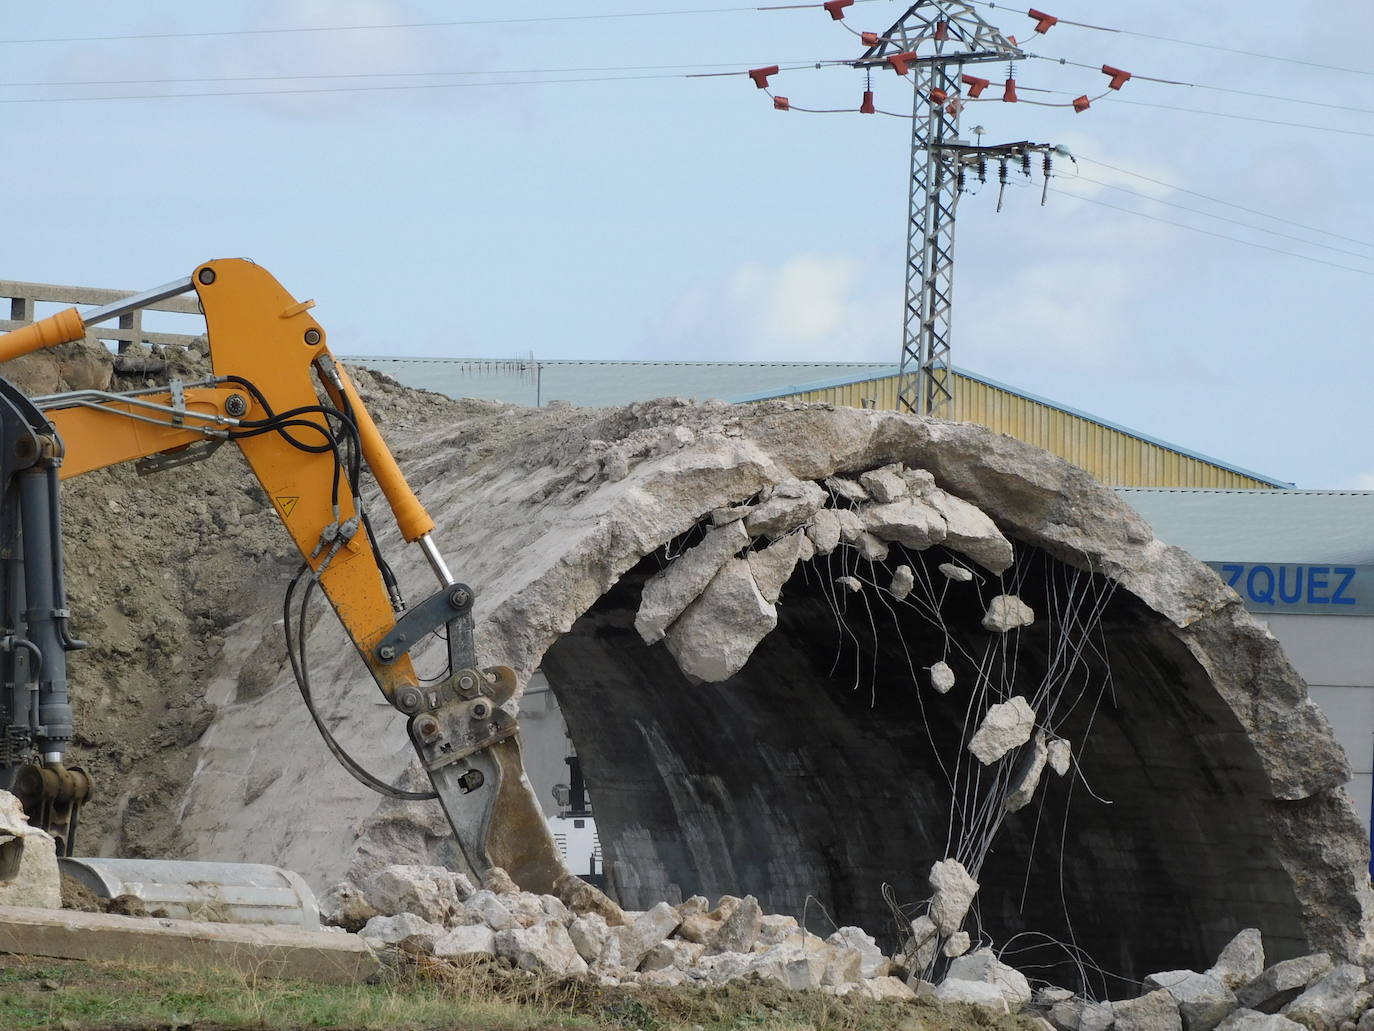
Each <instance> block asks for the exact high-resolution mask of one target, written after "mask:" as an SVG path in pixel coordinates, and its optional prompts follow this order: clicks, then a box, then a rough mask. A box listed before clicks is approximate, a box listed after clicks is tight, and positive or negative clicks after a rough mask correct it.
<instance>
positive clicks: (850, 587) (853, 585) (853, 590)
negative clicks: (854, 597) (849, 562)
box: [835, 576, 864, 594]
mask: <svg viewBox="0 0 1374 1031" xmlns="http://www.w3.org/2000/svg"><path fill="white" fill-rule="evenodd" d="M835 582H836V583H837V584H839V585H840V586H841V587H843V588H844V589H845V590H846V591H848V592H849V593H850V594H858V593H859V592H860V591H862V590H863V589H864V585H863V584H861V583H860V582H859V581H858V580H856V579H855V578H854V577H852V576H837V577H835Z"/></svg>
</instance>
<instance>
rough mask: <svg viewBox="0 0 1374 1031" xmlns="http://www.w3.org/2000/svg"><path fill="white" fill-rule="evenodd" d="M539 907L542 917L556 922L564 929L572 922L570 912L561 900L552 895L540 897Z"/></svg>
mask: <svg viewBox="0 0 1374 1031" xmlns="http://www.w3.org/2000/svg"><path fill="white" fill-rule="evenodd" d="M539 906H540V908H541V909H542V910H543V911H544V915H545V916H546V917H548V918H549V919H550V920H557V921H558V922H559V923H560V924H562V925H563V926H564V927H567V926H568V924H569V923H571V922H572V917H573V915H572V912H571V911H570V910H569V909H568V907H567V906H565V905H564V904H563V902H562V900H561V899H559V898H557V897H556V896H553V895H540V896H539Z"/></svg>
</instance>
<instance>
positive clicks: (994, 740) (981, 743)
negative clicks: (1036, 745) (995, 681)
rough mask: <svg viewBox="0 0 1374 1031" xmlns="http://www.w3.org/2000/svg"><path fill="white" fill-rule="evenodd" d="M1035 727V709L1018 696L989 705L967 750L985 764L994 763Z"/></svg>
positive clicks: (1028, 738)
mask: <svg viewBox="0 0 1374 1031" xmlns="http://www.w3.org/2000/svg"><path fill="white" fill-rule="evenodd" d="M1034 730H1035V710H1034V709H1032V708H1031V707H1030V703H1029V702H1027V701H1026V700H1025V699H1024V698H1023V697H1021V696H1020V695H1017V696H1016V697H1015V698H1013V699H1012V700H1011V701H1009V702H999V703H998V704H996V705H993V706H989V708H988V714H987V715H986V716H984V717H983V724H982V726H980V727H979V728H978V730H977V732H976V733H975V734H974V735H973V737H972V738H971V739H970V740H969V743H968V750H969V751H970V752H972V753H973V754H974V755H975V756H977V758H978V761H979V762H981V763H982V764H983V765H984V766H986V765H988V764H989V763H992V762H996V761H997V760H998V759H1000V758H1002V756H1004V755H1006V754H1007V753H1008V752H1010V751H1011V750H1012V749H1013V748H1019V747H1020V746H1021V745H1024V744H1025V743H1026V742H1027V741H1029V740H1030V736H1031V733H1032V731H1034Z"/></svg>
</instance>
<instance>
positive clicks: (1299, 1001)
mask: <svg viewBox="0 0 1374 1031" xmlns="http://www.w3.org/2000/svg"><path fill="white" fill-rule="evenodd" d="M1365 981H1366V977H1365V972H1364V970H1363V969H1362V968H1361V967H1357V966H1355V964H1353V963H1342V964H1340V965H1339V966H1337V967H1335V968H1334V969H1333V970H1332V971H1331V972H1330V973H1328V974H1325V975H1323V976H1322V977H1321V978H1319V979H1318V980H1317V981H1315V982H1313V983H1312V984H1311V985H1309V986H1308V988H1307V990H1306V991H1305V992H1303V993H1302V994H1301V995H1299V996H1298V997H1297V998H1296V999H1294V1000H1293V1001H1292V1002H1290V1003H1289V1004H1288V1005H1287V1006H1285V1007H1284V1008H1283V1015H1284V1016H1285V1017H1287V1018H1288V1019H1289V1020H1296V1021H1297V1022H1298V1023H1299V1024H1306V1025H1307V1026H1308V1027H1319V1028H1331V1027H1336V1026H1338V1025H1339V1024H1340V1023H1341V1022H1342V1021H1345V1020H1350V1019H1352V1018H1353V1017H1355V1016H1356V1015H1358V1014H1359V1012H1360V1010H1361V1009H1363V1008H1364V1004H1365V1003H1367V1002H1368V1001H1369V993H1368V992H1362V991H1360V988H1361V987H1363V985H1364V983H1365Z"/></svg>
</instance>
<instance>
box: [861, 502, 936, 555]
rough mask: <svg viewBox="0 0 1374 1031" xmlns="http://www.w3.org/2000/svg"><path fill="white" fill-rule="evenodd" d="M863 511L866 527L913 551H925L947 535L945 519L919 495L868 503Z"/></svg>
mask: <svg viewBox="0 0 1374 1031" xmlns="http://www.w3.org/2000/svg"><path fill="white" fill-rule="evenodd" d="M862 513H863V526H864V529H866V530H867V531H868V532H869V533H871V534H873V535H874V536H875V537H881V538H882V539H883V540H885V541H896V542H897V543H898V544H901V545H903V546H905V547H908V548H911V549H912V550H914V551H924V550H925V549H926V548H929V547H930V546H931V545H933V544H939V543H941V542H942V541H943V540H944V539H945V521H944V519H943V518H942V517H941V515H940V513H939V512H937V511H936V510H935V509H934V508H933V507H932V506H930V505H928V504H926V502H924V501H922V500H921V499H920V498H902V499H900V500H898V501H893V502H890V503H889V504H886V505H869V506H868V507H867V508H864V509H863V510H862Z"/></svg>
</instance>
